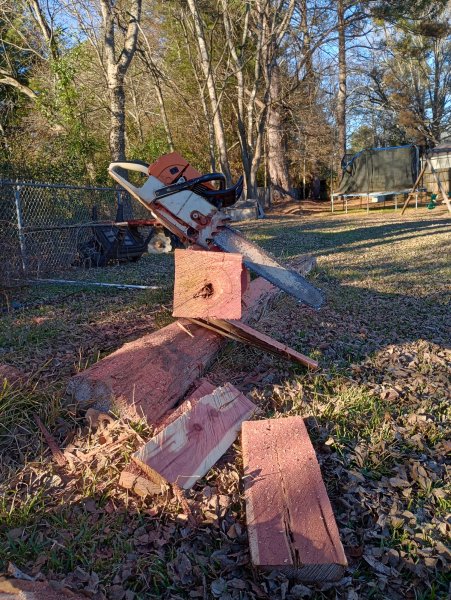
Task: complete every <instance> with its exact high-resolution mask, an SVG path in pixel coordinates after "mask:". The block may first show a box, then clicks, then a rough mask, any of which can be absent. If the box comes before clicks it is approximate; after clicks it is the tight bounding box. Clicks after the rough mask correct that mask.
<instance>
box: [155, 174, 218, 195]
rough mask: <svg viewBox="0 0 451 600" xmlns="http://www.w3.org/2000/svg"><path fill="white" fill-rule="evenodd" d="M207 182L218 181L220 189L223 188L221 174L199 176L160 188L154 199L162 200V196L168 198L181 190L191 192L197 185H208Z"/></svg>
mask: <svg viewBox="0 0 451 600" xmlns="http://www.w3.org/2000/svg"><path fill="white" fill-rule="evenodd" d="M209 181H219V186H220V189H221V190H223V189H224V188H225V177H224V175H223V174H222V173H208V175H201V176H200V177H196V178H195V179H188V181H181V182H180V183H173V184H172V185H167V186H166V187H163V188H160V189H159V190H158V191H157V192H156V193H155V197H156V198H163V197H164V196H170V195H171V194H176V193H177V192H181V191H183V190H192V189H193V188H194V187H195V186H197V185H202V184H203V183H208V182H209Z"/></svg>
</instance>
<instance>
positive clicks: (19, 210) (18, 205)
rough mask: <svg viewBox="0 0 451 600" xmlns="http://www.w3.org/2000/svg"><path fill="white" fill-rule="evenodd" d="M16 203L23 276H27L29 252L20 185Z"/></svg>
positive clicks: (15, 190)
mask: <svg viewBox="0 0 451 600" xmlns="http://www.w3.org/2000/svg"><path fill="white" fill-rule="evenodd" d="M14 202H15V205H16V216H17V232H18V234H19V245H20V256H21V259H22V270H23V274H24V275H26V274H27V252H26V244H25V235H24V233H23V220H22V205H21V202H20V185H17V186H16V187H15V188H14Z"/></svg>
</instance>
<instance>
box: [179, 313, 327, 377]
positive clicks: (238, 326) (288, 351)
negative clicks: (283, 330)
mask: <svg viewBox="0 0 451 600" xmlns="http://www.w3.org/2000/svg"><path fill="white" fill-rule="evenodd" d="M189 320H190V321H191V322H192V323H194V324H196V325H201V326H202V327H205V328H207V329H210V330H211V331H214V332H216V333H219V334H220V335H223V336H224V337H228V338H230V339H232V340H236V341H238V342H243V343H245V344H250V345H251V346H256V347H257V348H261V349H262V350H266V351H267V352H271V353H272V354H276V355H277V356H283V357H284V358H288V359H289V360H292V361H294V362H298V363H300V364H301V365H304V366H305V367H307V368H308V369H312V370H314V369H317V368H318V363H317V362H316V360H313V359H311V358H309V357H308V356H305V355H304V354H301V353H300V352H297V351H296V350H293V349H292V348H290V347H289V346H287V345H285V344H281V343H280V342H278V341H277V340H275V339H273V338H271V337H269V335H266V334H264V333H260V332H259V331H257V330H256V329H253V328H252V327H249V325H246V324H245V323H241V321H235V320H225V319H208V320H204V319H189Z"/></svg>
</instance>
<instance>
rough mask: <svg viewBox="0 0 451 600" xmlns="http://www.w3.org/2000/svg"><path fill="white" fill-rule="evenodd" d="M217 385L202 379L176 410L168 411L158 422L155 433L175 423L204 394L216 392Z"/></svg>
mask: <svg viewBox="0 0 451 600" xmlns="http://www.w3.org/2000/svg"><path fill="white" fill-rule="evenodd" d="M214 389H215V386H214V385H213V384H212V383H210V382H209V381H207V380H206V379H200V380H199V385H198V387H197V388H196V389H195V390H194V391H193V393H192V394H190V395H189V396H188V398H187V399H186V400H183V402H182V403H181V404H179V405H178V406H177V408H174V410H170V411H168V412H167V413H166V414H165V415H164V416H163V417H162V418H161V419H160V421H158V423H157V424H156V425H155V429H154V430H153V434H154V435H156V434H157V433H160V431H162V430H163V429H165V427H167V426H168V425H170V424H171V423H173V422H174V421H175V420H176V419H178V418H179V417H180V416H181V415H183V414H184V413H186V412H188V411H189V410H191V409H192V408H194V406H195V405H196V404H197V403H198V402H199V400H200V399H201V398H203V397H204V396H208V394H211V393H212V392H214Z"/></svg>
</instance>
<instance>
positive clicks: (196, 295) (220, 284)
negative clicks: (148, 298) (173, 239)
mask: <svg viewBox="0 0 451 600" xmlns="http://www.w3.org/2000/svg"><path fill="white" fill-rule="evenodd" d="M242 271H243V259H242V256H241V254H231V253H227V252H207V251H200V250H199V251H197V252H192V251H190V250H178V249H177V250H175V279H174V310H173V313H172V315H173V316H174V317H199V318H204V319H207V318H209V317H216V318H218V319H240V318H241V275H242Z"/></svg>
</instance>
